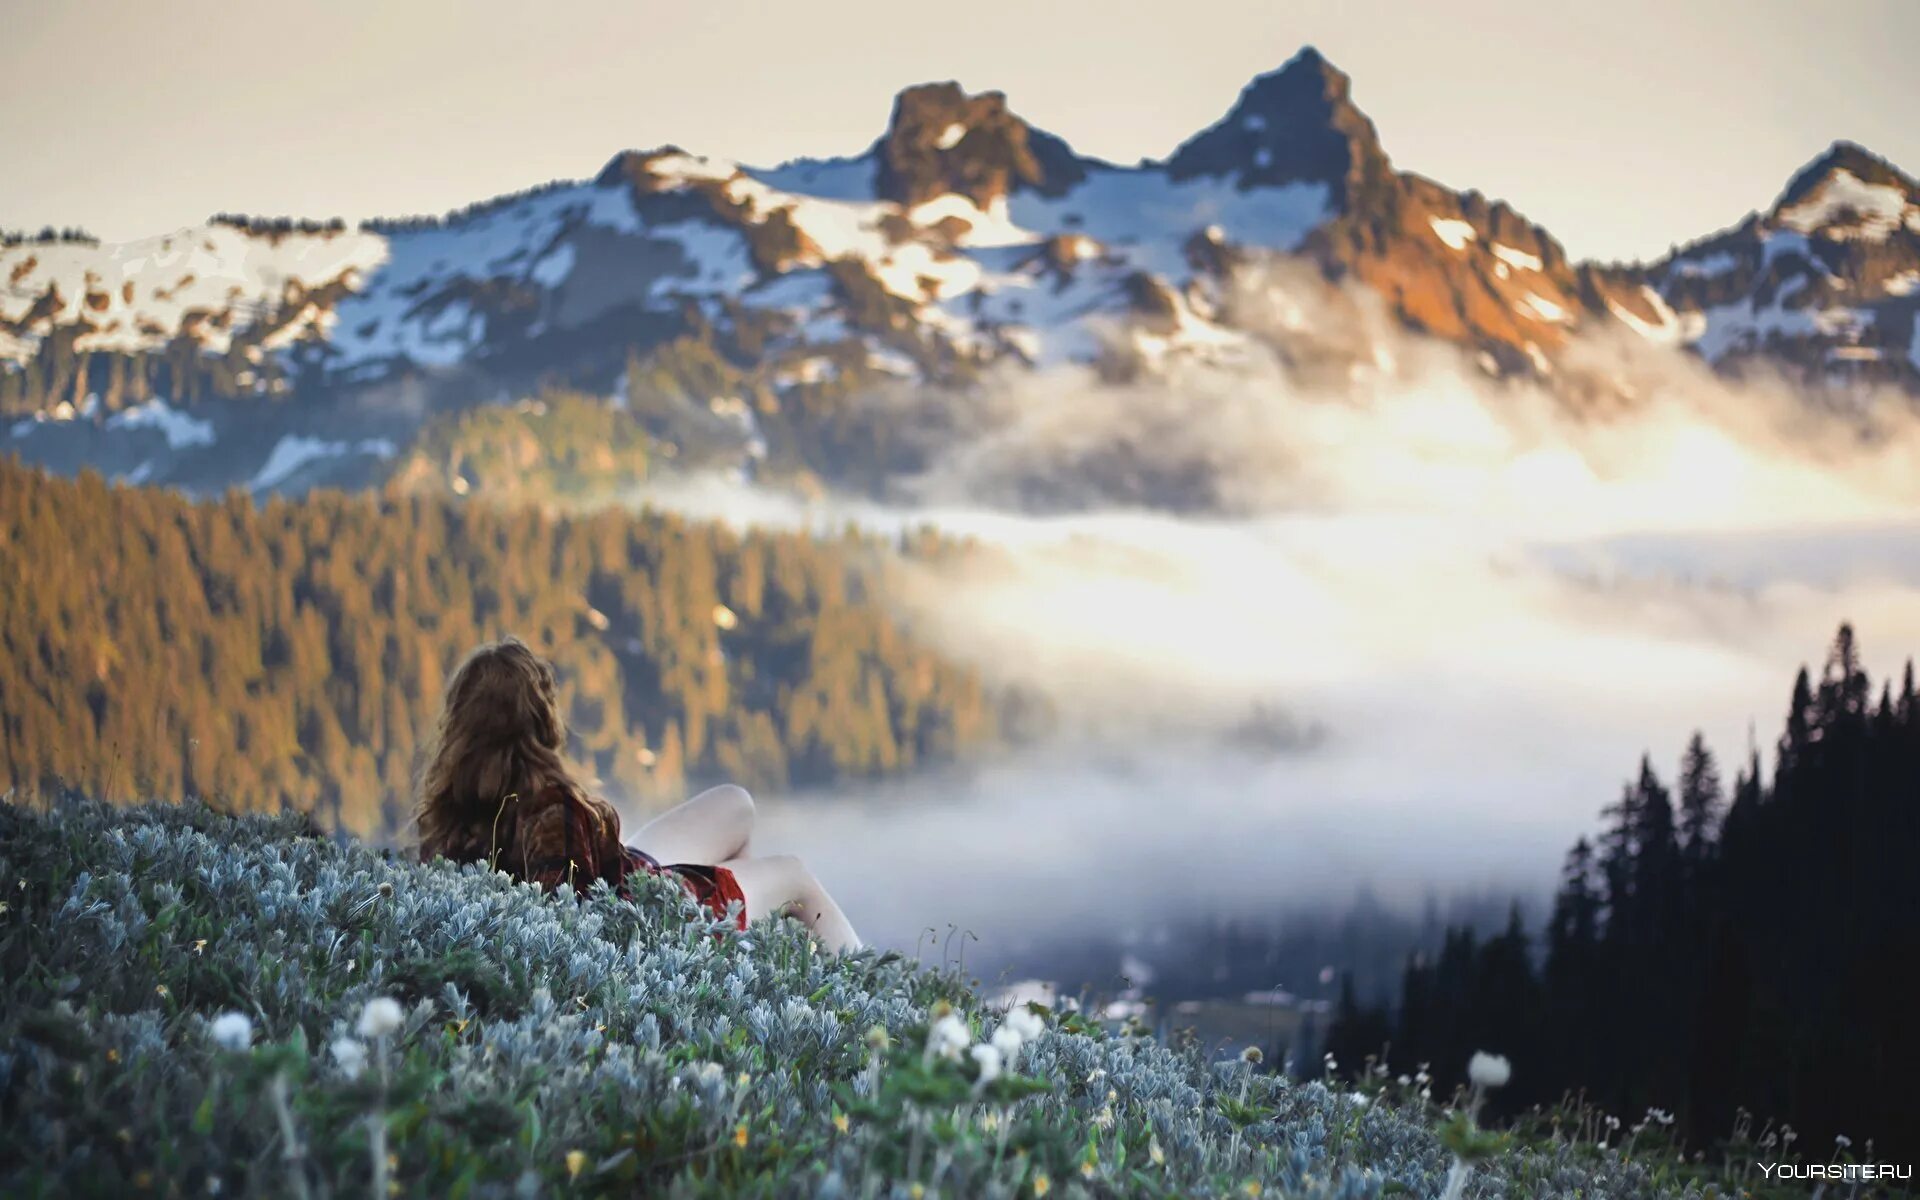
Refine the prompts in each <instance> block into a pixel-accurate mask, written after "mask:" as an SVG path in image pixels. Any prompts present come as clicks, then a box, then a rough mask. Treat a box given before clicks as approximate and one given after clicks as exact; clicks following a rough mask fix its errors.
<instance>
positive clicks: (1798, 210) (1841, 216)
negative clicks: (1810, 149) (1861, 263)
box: [1767, 141, 1920, 241]
mask: <svg viewBox="0 0 1920 1200" xmlns="http://www.w3.org/2000/svg"><path fill="white" fill-rule="evenodd" d="M1767 221H1768V223H1769V224H1772V225H1776V226H1785V227H1787V228H1790V229H1796V230H1798V231H1800V232H1802V233H1819V234H1821V235H1823V236H1826V237H1829V238H1832V239H1835V240H1841V241H1846V240H1856V239H1862V238H1864V239H1871V240H1879V239H1881V238H1884V237H1886V236H1887V235H1888V234H1891V233H1894V232H1897V231H1898V230H1900V229H1901V228H1902V227H1903V226H1904V227H1905V228H1907V229H1909V230H1912V231H1915V232H1920V184H1916V183H1915V182H1914V180H1913V179H1912V178H1911V177H1910V176H1908V175H1906V174H1905V173H1904V172H1902V171H1901V170H1900V169H1899V168H1898V167H1896V166H1894V165H1893V164H1892V163H1890V162H1888V161H1887V160H1886V159H1884V158H1881V157H1880V156H1879V155H1877V154H1875V153H1873V152H1872V151H1870V150H1868V149H1866V148H1865V147H1864V146H1861V145H1859V144H1858V143H1855V142H1848V141H1838V142H1835V143H1834V144H1833V145H1832V146H1830V147H1828V149H1827V151H1826V152H1825V153H1823V154H1822V155H1820V157H1818V158H1816V159H1814V160H1813V161H1812V162H1810V163H1808V164H1807V165H1806V166H1805V167H1802V168H1801V169H1800V170H1799V171H1798V172H1797V173H1795V175H1794V177H1793V179H1792V180H1791V181H1790V182H1789V183H1788V184H1787V189H1786V191H1784V192H1782V193H1781V194H1780V199H1779V200H1778V201H1776V202H1775V204H1774V206H1773V209H1772V210H1771V211H1770V212H1769V213H1768V214H1767Z"/></svg>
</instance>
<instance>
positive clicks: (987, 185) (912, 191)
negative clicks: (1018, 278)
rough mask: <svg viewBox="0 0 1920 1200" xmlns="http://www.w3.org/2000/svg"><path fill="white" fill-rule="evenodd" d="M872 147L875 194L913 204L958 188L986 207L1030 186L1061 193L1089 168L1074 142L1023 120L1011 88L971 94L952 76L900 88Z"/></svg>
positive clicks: (960, 192)
mask: <svg viewBox="0 0 1920 1200" xmlns="http://www.w3.org/2000/svg"><path fill="white" fill-rule="evenodd" d="M873 155H874V158H875V160H876V167H875V172H874V190H875V193H876V195H877V196H878V197H879V198H880V199H882V200H892V201H896V202H898V203H900V204H905V205H908V206H912V205H915V204H920V203H923V202H925V201H927V200H931V199H934V198H935V197H937V196H942V195H945V194H947V193H950V192H951V193H957V194H959V195H963V196H966V197H967V198H968V199H970V200H972V201H973V202H974V203H975V204H977V205H979V206H980V207H982V208H985V207H987V206H988V205H989V204H991V203H993V202H994V201H995V200H998V199H1001V198H1003V197H1005V196H1006V195H1007V194H1008V193H1009V192H1012V191H1015V190H1017V189H1019V188H1023V187H1028V188H1033V189H1035V190H1037V191H1041V192H1045V193H1048V194H1057V193H1059V192H1062V191H1065V190H1066V189H1068V188H1070V187H1072V186H1073V185H1074V184H1075V183H1078V182H1079V181H1080V180H1081V179H1082V178H1084V177H1085V175H1086V167H1085V165H1084V164H1083V163H1082V161H1081V160H1080V158H1079V157H1078V156H1077V155H1075V154H1074V152H1073V151H1072V149H1071V148H1070V147H1068V145H1067V144H1066V143H1065V142H1064V141H1062V140H1061V139H1059V138H1057V137H1054V136H1053V135H1052V134H1049V133H1044V132H1042V131H1040V130H1038V129H1035V128H1033V127H1032V126H1030V125H1028V124H1027V123H1026V122H1025V121H1023V120H1021V119H1020V117H1019V116H1017V115H1016V114H1015V113H1014V112H1013V111H1012V110H1011V109H1009V108H1008V107H1007V98H1006V95H1005V94H1004V93H1002V92H981V93H978V94H977V95H968V94H967V92H966V91H965V90H964V89H962V88H961V86H960V85H959V84H957V83H953V82H947V83H925V84H921V85H919V86H917V87H910V88H907V89H906V90H905V91H903V92H901V93H900V94H899V95H898V96H896V97H895V98H894V102H893V116H892V117H891V119H889V120H888V122H887V131H886V133H885V134H883V135H882V136H881V138H880V140H879V141H878V142H876V143H875V144H874V147H873Z"/></svg>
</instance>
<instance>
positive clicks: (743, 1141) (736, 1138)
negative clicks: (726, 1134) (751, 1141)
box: [733, 1121, 747, 1150]
mask: <svg viewBox="0 0 1920 1200" xmlns="http://www.w3.org/2000/svg"><path fill="white" fill-rule="evenodd" d="M733 1144H734V1145H736V1146H738V1147H740V1148H741V1149H742V1150H745V1149H746V1148H747V1123H746V1122H745V1121H742V1122H740V1123H739V1124H738V1125H735V1126H734V1127H733Z"/></svg>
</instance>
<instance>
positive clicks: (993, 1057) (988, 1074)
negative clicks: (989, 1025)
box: [972, 1042, 1000, 1086]
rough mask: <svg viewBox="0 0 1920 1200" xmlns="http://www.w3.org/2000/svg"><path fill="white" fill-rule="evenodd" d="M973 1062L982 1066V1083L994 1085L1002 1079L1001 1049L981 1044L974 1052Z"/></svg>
mask: <svg viewBox="0 0 1920 1200" xmlns="http://www.w3.org/2000/svg"><path fill="white" fill-rule="evenodd" d="M972 1054H973V1061H975V1062H977V1063H979V1064H980V1083H981V1085H982V1086H984V1085H986V1084H989V1083H992V1082H993V1081H994V1080H996V1079H998V1078H999V1077H1000V1048H999V1047H998V1046H992V1045H988V1044H986V1043H984V1042H983V1043H981V1044H980V1045H978V1046H975V1047H974V1048H973V1050H972Z"/></svg>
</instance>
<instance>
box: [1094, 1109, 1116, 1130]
mask: <svg viewBox="0 0 1920 1200" xmlns="http://www.w3.org/2000/svg"><path fill="white" fill-rule="evenodd" d="M1093 1127H1094V1128H1095V1129H1111V1128H1113V1105H1111V1104H1109V1105H1106V1106H1104V1107H1103V1108H1101V1110H1100V1111H1099V1112H1097V1113H1095V1114H1093Z"/></svg>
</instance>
